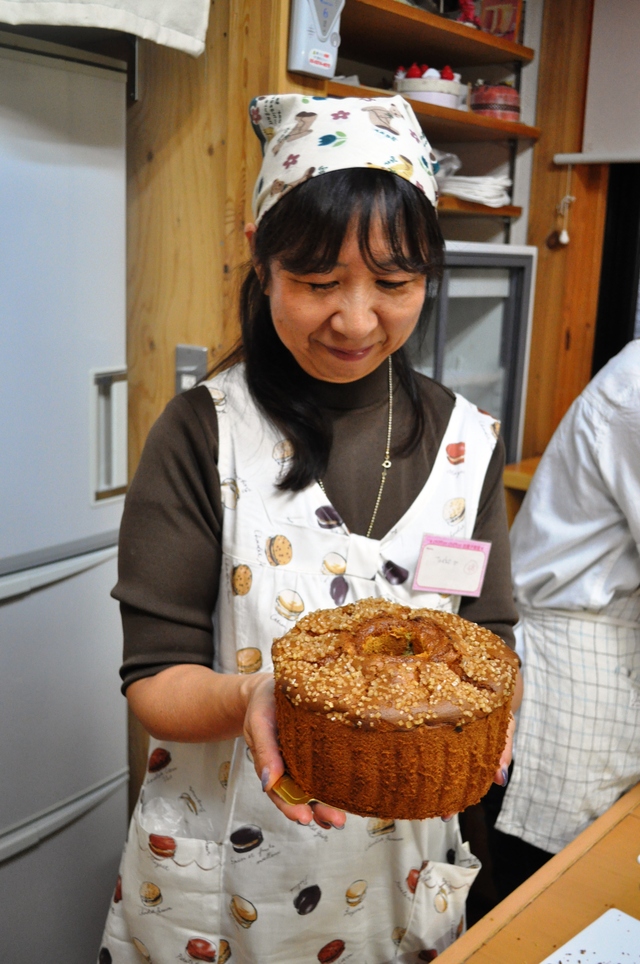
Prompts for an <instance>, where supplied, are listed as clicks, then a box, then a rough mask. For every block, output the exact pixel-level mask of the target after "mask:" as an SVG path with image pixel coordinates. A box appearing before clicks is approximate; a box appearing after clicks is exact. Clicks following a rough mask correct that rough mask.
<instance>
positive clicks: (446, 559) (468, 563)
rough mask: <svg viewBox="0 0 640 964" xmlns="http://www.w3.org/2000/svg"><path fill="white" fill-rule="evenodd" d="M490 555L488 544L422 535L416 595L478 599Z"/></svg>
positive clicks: (415, 586) (416, 575) (414, 584)
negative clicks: (436, 594) (445, 594)
mask: <svg viewBox="0 0 640 964" xmlns="http://www.w3.org/2000/svg"><path fill="white" fill-rule="evenodd" d="M490 551H491V543H490V542H479V541H477V540H475V539H446V538H444V537H443V536H432V535H425V536H423V538H422V545H421V547H420V555H419V557H418V565H417V566H416V574H415V578H414V580H413V588H414V590H417V591H419V592H439V593H450V594H452V595H455V596H479V595H480V593H481V592H482V584H483V582H484V574H485V572H486V569H487V562H488V560H489V553H490Z"/></svg>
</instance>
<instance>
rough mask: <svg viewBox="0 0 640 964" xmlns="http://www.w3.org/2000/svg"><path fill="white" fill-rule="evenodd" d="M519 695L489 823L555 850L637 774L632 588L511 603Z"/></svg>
mask: <svg viewBox="0 0 640 964" xmlns="http://www.w3.org/2000/svg"><path fill="white" fill-rule="evenodd" d="M520 615H521V629H522V639H523V650H524V651H523V653H522V656H523V677H524V693H525V696H524V700H523V703H522V706H521V708H520V710H519V712H518V726H517V730H516V738H515V745H514V754H513V755H514V761H515V766H514V768H513V775H512V779H511V783H510V784H509V787H508V788H507V791H506V794H505V798H504V802H503V805H502V809H501V811H500V815H499V817H498V820H497V822H496V827H497V828H498V830H501V831H503V833H508V834H512V835H514V836H516V837H520V838H522V839H523V840H526V841H527V843H530V844H533V845H534V846H535V847H540V848H541V849H542V850H546V851H548V852H550V853H558V851H559V850H561V849H562V848H563V847H565V846H566V845H567V844H568V843H570V842H571V840H573V839H574V837H576V836H577V835H578V834H579V833H580V832H581V831H582V830H584V829H585V828H586V827H588V826H589V824H590V823H592V822H593V821H594V820H595V819H596V817H599V816H600V815H601V814H603V813H604V812H605V810H607V809H608V808H609V807H610V806H611V805H612V804H613V803H615V801H616V800H617V799H618V797H620V796H621V795H622V794H623V793H624V792H625V791H626V790H629V789H630V788H631V787H632V786H633V785H634V784H635V783H637V781H638V780H639V779H640V591H638V592H636V593H634V594H633V595H632V596H627V597H624V598H620V599H617V600H614V601H613V602H612V603H610V604H609V605H608V606H607V607H606V610H604V611H602V612H600V613H598V614H595V613H589V612H584V611H581V612H569V611H566V610H559V609H525V610H521V614H520Z"/></svg>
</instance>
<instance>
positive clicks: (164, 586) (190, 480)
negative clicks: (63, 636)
mask: <svg viewBox="0 0 640 964" xmlns="http://www.w3.org/2000/svg"><path fill="white" fill-rule="evenodd" d="M387 378H388V370H387V365H386V364H384V365H381V366H380V368H378V369H377V370H376V371H374V372H372V373H371V374H370V375H368V376H367V377H366V378H363V379H361V380H360V381H358V382H351V383H348V384H345V385H338V384H333V383H330V382H321V381H315V380H313V385H314V392H315V396H316V399H317V400H318V402H319V404H320V405H321V407H322V408H324V409H325V411H326V412H327V414H328V416H329V417H330V419H331V421H332V423H333V431H334V441H333V446H332V449H331V456H330V460H329V466H328V470H327V473H326V476H325V478H324V479H323V482H324V486H325V490H326V493H327V496H328V498H329V500H330V501H331V503H332V504H333V505H334V506H335V508H336V509H337V510H338V512H339V513H340V515H341V517H342V519H343V520H344V522H345V523H346V525H347V526H348V528H349V529H350V530H351V531H352V532H355V533H358V534H359V535H366V532H367V528H368V526H369V522H370V520H371V515H372V512H373V507H374V505H375V501H376V496H377V494H378V487H379V485H380V464H381V462H382V459H383V458H384V449H385V441H386V434H387V419H388V382H387ZM418 381H419V387H420V393H421V397H422V400H423V404H424V408H425V413H426V427H425V432H424V434H423V437H422V441H421V443H420V445H419V446H418V447H417V448H416V449H415V450H414V451H413V452H412V453H411V455H409V456H407V457H405V458H398V457H395V458H394V459H393V464H392V467H391V469H390V470H389V473H388V475H387V480H386V484H385V488H384V492H383V496H382V500H381V503H380V508H379V510H378V515H377V518H376V524H375V527H374V529H373V532H372V533H371V536H372V538H375V539H380V538H382V536H383V535H384V534H385V533H386V532H388V531H389V529H391V528H392V527H393V526H394V525H395V524H396V523H397V522H398V521H399V519H400V518H401V517H402V516H403V515H404V513H405V512H406V511H407V509H408V508H409V506H410V505H411V504H412V502H413V501H414V500H415V499H416V497H417V496H418V494H419V492H420V491H421V489H422V488H423V486H424V484H425V482H426V481H427V478H428V477H429V474H430V472H431V469H432V467H433V463H434V461H435V457H436V455H437V452H438V449H439V447H440V443H441V441H442V438H443V436H444V433H445V430H446V427H447V424H448V422H449V418H450V416H451V412H452V410H453V406H454V395H453V394H452V393H451V392H450V391H449V390H448V389H446V388H444V387H443V386H442V385H439V384H438V383H437V382H434V381H432V380H431V379H429V378H426V377H424V376H422V375H419V376H418ZM410 414H411V413H410V406H409V401H408V399H407V397H406V395H405V393H404V391H403V390H402V389H401V388H400V387H399V386H396V388H395V390H394V407H393V442H394V443H397V441H398V440H400V439H401V438H403V437H404V435H405V434H406V431H407V427H408V424H409V421H410ZM217 428H218V426H217V420H216V412H215V408H214V406H213V402H212V400H211V396H210V394H209V391H208V389H207V388H206V387H204V386H200V387H198V388H194V389H192V390H191V391H188V392H185V393H184V394H182V395H177V396H176V397H175V398H174V399H172V401H171V402H170V403H169V404H168V405H167V408H166V409H165V411H164V412H163V414H162V415H161V416H160V418H159V419H158V420H157V422H156V423H155V425H154V426H153V428H152V429H151V432H150V433H149V437H148V439H147V443H146V445H145V448H144V451H143V453H142V458H141V460H140V465H139V467H138V470H137V472H136V474H135V477H134V479H133V481H132V483H131V487H130V489H129V492H128V494H127V498H126V502H125V509H124V515H123V518H122V525H121V529H120V552H119V579H118V583H117V585H116V587H115V589H114V590H113V595H114V596H115V598H116V599H119V600H120V608H121V612H122V621H123V628H124V663H123V666H122V669H121V671H120V674H121V676H122V679H123V681H124V682H123V690H124V689H126V687H127V686H128V685H129V684H130V683H132V682H133V681H134V680H137V679H141V678H142V677H145V676H151V675H153V674H154V673H158V672H159V671H160V670H162V669H166V668H167V667H168V666H172V665H174V664H176V663H199V664H202V665H204V666H211V665H212V661H213V651H214V646H215V640H214V638H213V629H212V613H213V610H214V608H215V604H216V600H217V596H218V583H219V579H220V561H221V536H222V518H223V510H222V503H221V498H220V478H219V475H218V470H217V455H218V431H217ZM503 466H504V446H503V445H502V443H501V442H500V441H499V442H498V444H497V445H496V448H495V450H494V454H493V456H492V459H491V462H490V465H489V468H488V471H487V474H486V477H485V481H484V486H483V489H482V495H481V498H480V505H479V509H478V515H477V519H476V524H475V529H474V532H473V538H474V539H481V540H483V541H486V542H491V544H492V549H491V553H490V556H489V562H488V566H487V571H486V576H485V581H484V587H483V591H482V595H481V596H479V597H478V598H471V597H463V598H462V602H461V605H460V615H461V616H464V617H465V618H466V619H470V620H472V621H473V622H477V623H480V624H481V625H482V626H486V627H488V628H489V629H491V630H492V631H493V632H495V633H497V634H498V635H499V636H501V637H502V638H503V639H504V640H505V642H506V643H508V645H510V646H513V632H512V626H513V625H514V624H515V622H516V621H517V613H516V610H515V607H514V604H513V599H512V592H511V570H510V557H509V536H508V531H507V521H506V514H505V508H504V490H503V486H502V469H503ZM416 562H417V560H416Z"/></svg>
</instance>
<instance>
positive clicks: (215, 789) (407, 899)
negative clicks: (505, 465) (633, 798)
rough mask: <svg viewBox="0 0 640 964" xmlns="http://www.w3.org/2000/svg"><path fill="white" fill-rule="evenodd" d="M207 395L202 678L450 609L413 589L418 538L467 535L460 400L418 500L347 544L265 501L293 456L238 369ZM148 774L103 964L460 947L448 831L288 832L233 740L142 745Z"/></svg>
mask: <svg viewBox="0 0 640 964" xmlns="http://www.w3.org/2000/svg"><path fill="white" fill-rule="evenodd" d="M209 390H210V391H211V394H212V397H213V399H214V402H215V404H216V409H217V416H218V425H219V437H220V455H219V470H220V478H221V481H222V493H223V501H224V505H225V515H224V526H223V562H222V573H221V584H220V593H219V599H218V605H217V608H216V613H215V620H214V623H215V640H216V657H215V665H214V669H216V670H217V671H219V672H224V673H237V672H238V671H240V672H257V671H258V670H262V671H264V670H267V671H268V670H270V669H272V663H271V645H272V641H273V638H274V637H277V636H280V635H282V634H283V633H285V632H286V631H287V630H288V629H290V628H291V626H293V625H294V622H295V620H296V619H297V618H299V616H301V615H302V614H303V613H307V612H310V611H312V610H314V609H319V608H326V607H329V606H332V605H341V604H342V603H346V602H352V601H354V600H356V599H361V598H364V597H367V596H384V597H385V598H387V599H390V600H394V601H397V602H399V603H403V604H407V605H410V606H414V607H416V606H428V607H431V608H438V609H447V610H455V609H457V607H458V604H459V597H444V596H439V595H435V594H427V593H416V592H413V591H412V589H411V584H412V581H413V574H414V569H415V565H416V562H417V557H418V551H419V548H420V544H421V540H422V536H423V534H424V533H425V532H429V533H433V534H436V535H444V536H454V537H459V538H465V539H467V538H470V537H471V535H472V532H473V528H474V524H475V518H476V513H477V506H478V502H479V498H480V493H481V489H482V484H483V481H484V477H485V473H486V470H487V467H488V464H489V461H490V458H491V453H492V451H493V448H494V446H495V441H496V433H495V428H496V423H495V421H494V420H493V419H492V418H490V417H489V416H486V415H483V414H481V413H480V412H479V411H478V410H477V409H476V408H475V406H473V405H471V404H470V403H469V402H467V401H465V400H464V399H462V398H460V397H457V398H456V404H455V407H454V411H453V413H452V416H451V419H450V422H449V425H448V427H447V431H446V434H445V437H444V440H443V442H442V445H441V447H440V450H439V452H438V455H437V458H436V461H435V464H434V467H433V470H432V472H431V475H430V476H429V479H428V481H427V483H426V484H425V486H424V488H423V490H422V492H421V493H420V495H419V496H418V498H417V499H416V501H415V503H414V504H413V505H412V506H411V507H410V508H409V510H408V511H407V512H406V513H405V515H404V516H403V517H402V519H401V520H400V521H399V522H398V524H397V525H396V526H395V527H394V528H393V529H392V530H391V532H389V533H388V534H387V535H386V536H385V537H384V538H383V539H382V540H375V539H367V538H365V537H363V536H358V535H353V534H350V533H349V531H348V530H347V528H346V526H345V525H344V524H343V523H342V522H341V520H340V518H339V516H338V514H337V512H336V511H335V509H334V508H333V506H331V505H329V504H328V501H327V498H326V496H325V495H324V494H323V492H322V490H321V489H320V487H319V486H318V485H312V486H309V487H308V488H307V489H305V490H304V491H303V492H298V493H290V492H287V493H283V492H279V491H278V490H277V489H276V488H275V487H274V483H275V482H276V481H277V480H278V477H279V476H280V473H281V472H282V467H283V465H284V464H285V463H286V460H287V458H288V457H289V455H290V448H289V445H288V443H287V442H286V441H283V440H282V439H281V438H280V437H279V436H278V435H277V434H275V430H274V429H273V428H272V426H271V425H270V424H269V423H268V422H267V421H266V420H265V418H264V417H263V416H262V415H261V414H260V413H259V412H258V410H257V409H256V407H255V405H254V404H253V402H252V401H251V399H250V397H249V395H248V392H247V390H246V387H245V382H244V370H243V367H242V366H237V367H236V368H233V369H231V370H229V371H227V372H225V373H223V374H222V375H220V376H218V377H217V378H216V379H214V380H213V381H212V382H210V383H209ZM460 442H464V446H465V452H464V461H463V462H460V461H459V456H460V451H461V446H460V445H459V444H458V445H456V447H455V449H451V448H449V452H450V453H451V452H454V451H455V456H456V458H455V461H456V464H453V461H451V459H450V458H449V457H448V455H447V448H448V447H450V446H451V445H452V444H455V443H460ZM354 484H357V480H354ZM347 736H348V734H345V738H346V737H347ZM149 769H150V772H149V773H148V774H147V777H146V780H145V783H144V786H143V788H142V791H141V796H140V801H139V803H138V806H137V808H136V811H135V813H134V815H133V818H132V823H131V828H130V833H129V838H128V842H127V845H126V848H125V852H124V855H123V860H122V865H121V892H122V897H121V899H120V892H119V890H118V891H117V892H116V895H115V899H114V901H113V903H112V905H111V910H110V914H109V919H108V921H107V929H106V932H105V936H104V946H103V950H102V952H101V953H103V958H102V959H101V962H100V964H109V962H110V961H113V962H116V964H139V962H140V960H141V958H140V954H142V960H145V959H147V960H149V961H150V962H152V964H169V962H171V964H173V962H175V961H184V962H192V961H194V960H195V961H216V962H218V964H220V962H224V961H226V960H229V959H230V960H231V961H232V964H304V962H307V961H308V962H309V964H316V962H317V961H321V962H332V961H338V960H339V962H340V964H346V962H348V961H351V962H352V964H387V962H389V964H390V962H391V961H394V962H405V964H409V962H414V961H417V960H418V954H419V953H420V952H423V957H421V958H420V960H424V959H430V958H428V957H427V958H425V957H424V953H425V952H429V951H433V952H435V951H437V952H441V951H442V950H443V949H444V948H445V947H447V946H448V945H449V944H450V943H451V942H452V941H453V940H455V938H456V936H458V935H459V934H460V933H461V932H462V930H463V928H464V906H465V899H466V895H467V893H468V890H469V887H470V886H471V884H472V882H473V880H474V879H475V877H476V874H477V872H478V869H479V863H478V861H477V860H476V858H475V857H473V855H471V854H470V853H469V850H468V847H467V845H463V843H462V841H461V837H460V831H459V827H458V820H457V818H454V819H452V820H451V821H449V822H446V823H445V822H444V821H442V820H439V819H437V820H424V821H414V822H411V821H400V820H396V821H395V822H394V821H382V820H376V819H364V818H361V817H356V816H353V815H349V816H348V818H347V825H346V828H345V829H343V830H342V831H337V830H333V829H332V830H329V831H326V830H323V829H321V828H320V827H318V826H317V825H315V824H312V825H311V826H308V827H303V826H300V825H298V824H296V823H292V822H290V821H288V820H286V818H285V817H283V815H282V814H281V813H280V812H279V811H278V810H277V808H276V807H275V806H274V805H273V804H272V803H271V802H270V800H269V799H268V797H267V796H266V795H265V794H263V793H262V791H261V787H260V782H259V780H258V777H257V776H256V773H255V770H254V767H253V764H252V762H251V759H250V757H249V752H248V748H247V746H246V744H245V743H244V741H243V740H242V739H237V740H235V741H228V742H224V743H210V744H202V745H188V744H178V743H158V742H157V741H155V740H152V741H151V745H150V757H149ZM154 835H155V836H154ZM158 838H160V839H158ZM107 955H110V956H107ZM434 956H435V955H434Z"/></svg>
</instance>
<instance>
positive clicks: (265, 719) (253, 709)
mask: <svg viewBox="0 0 640 964" xmlns="http://www.w3.org/2000/svg"><path fill="white" fill-rule="evenodd" d="M252 683H253V685H252V687H251V691H250V695H249V702H248V704H247V710H246V713H245V717H244V726H243V734H244V738H245V740H246V743H247V746H248V747H249V749H250V751H251V755H252V757H253V764H254V766H255V768H256V773H257V774H258V777H259V778H260V780H261V781H262V789H263V790H264V791H265V793H266V794H267V795H268V796H269V798H270V799H271V800H272V801H273V803H275V805H276V807H277V808H278V810H280V811H282V813H283V814H284V815H285V817H287V818H288V819H289V820H296V821H297V822H298V823H301V824H304V825H307V824H309V823H311V821H312V820H315V822H316V823H317V824H318V826H320V827H323V828H324V829H325V830H328V829H329V828H331V827H335V828H336V829H341V828H342V827H344V825H345V822H346V819H347V817H346V814H345V813H344V811H342V810H336V809H334V808H333V807H328V806H326V805H325V804H323V803H314V804H312V805H309V804H302V803H298V804H295V805H291V804H288V803H285V802H284V800H282V799H281V798H280V797H279V796H278V795H277V793H274V791H273V789H272V788H273V785H274V783H275V782H276V781H277V780H278V779H279V778H280V777H281V776H282V774H283V773H284V772H285V768H284V762H283V760H282V756H281V755H280V749H279V747H278V740H277V736H276V704H275V699H274V695H273V688H274V680H273V676H271V674H269V673H260V674H256V675H255V676H254V677H253V678H252Z"/></svg>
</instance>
